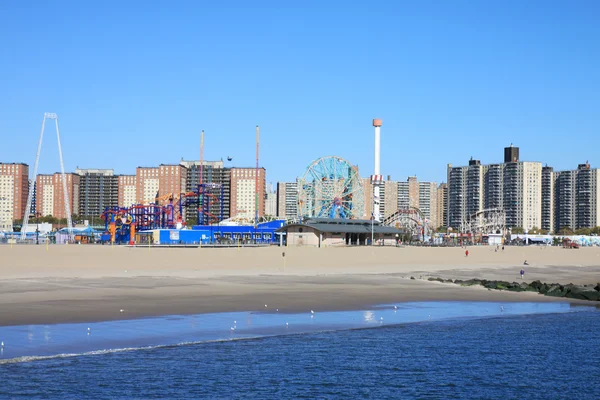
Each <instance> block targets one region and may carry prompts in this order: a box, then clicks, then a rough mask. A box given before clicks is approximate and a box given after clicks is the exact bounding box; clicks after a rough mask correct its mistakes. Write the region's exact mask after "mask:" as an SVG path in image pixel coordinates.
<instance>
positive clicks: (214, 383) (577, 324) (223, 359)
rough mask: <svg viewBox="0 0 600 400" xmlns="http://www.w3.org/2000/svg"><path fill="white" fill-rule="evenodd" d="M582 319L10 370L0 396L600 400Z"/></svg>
mask: <svg viewBox="0 0 600 400" xmlns="http://www.w3.org/2000/svg"><path fill="white" fill-rule="evenodd" d="M583 310H584V311H579V312H561V313H552V314H528V315H506V314H503V315H499V316H491V317H472V318H455V319H444V320H429V319H428V320H426V321H422V322H414V323H408V324H400V325H385V324H379V325H372V326H373V327H372V328H366V329H350V330H333V331H327V332H312V333H295V334H294V333H292V334H282V335H276V336H264V337H259V338H254V339H243V340H226V341H215V342H204V343H196V344H186V345H173V346H163V347H153V348H147V349H138V350H132V351H124V352H106V353H101V354H94V355H78V356H69V357H57V358H52V357H51V358H47V359H38V360H36V361H29V362H10V363H5V364H1V365H0V397H3V398H17V397H27V398H66V399H81V398H210V399H219V398H260V399H284V398H310V399H312V398H440V399H448V398H481V399H498V398H502V399H512V398H514V399H520V398H528V399H531V398H536V399H560V398H583V397H585V398H600V361H599V360H600V312H598V311H594V310H593V309H590V308H586V309H583ZM286 319H287V317H286ZM311 319H312V318H311ZM388 319H389V318H388ZM238 324H239V325H240V326H241V325H242V324H241V323H240V322H238ZM240 329H241V328H240ZM5 333H6V331H5Z"/></svg>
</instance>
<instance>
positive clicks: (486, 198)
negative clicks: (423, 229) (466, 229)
mask: <svg viewBox="0 0 600 400" xmlns="http://www.w3.org/2000/svg"><path fill="white" fill-rule="evenodd" d="M447 198H448V205H447V207H448V217H447V221H448V226H450V227H452V228H455V229H460V228H461V226H462V224H463V222H464V221H466V220H468V219H469V218H470V217H471V216H473V215H474V214H475V213H477V212H479V211H482V210H485V209H490V208H500V209H503V210H504V212H505V214H506V222H505V223H506V226H507V227H521V228H523V229H526V230H528V229H531V228H533V227H540V226H541V223H542V165H541V163H539V162H524V161H519V148H518V147H513V146H512V145H511V146H510V147H507V148H505V149H504V163H502V164H490V165H482V164H481V162H480V161H479V160H474V159H471V160H470V161H469V164H468V166H464V167H452V165H451V164H448V197H447Z"/></svg>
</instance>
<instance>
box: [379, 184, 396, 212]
mask: <svg viewBox="0 0 600 400" xmlns="http://www.w3.org/2000/svg"><path fill="white" fill-rule="evenodd" d="M382 186H383V187H382V188H381V191H380V193H381V195H382V199H381V204H382V207H381V215H382V216H383V217H384V218H385V217H387V216H389V215H391V214H393V213H395V212H396V211H397V210H398V182H396V181H392V178H391V176H388V178H387V181H384V182H383V185H382Z"/></svg>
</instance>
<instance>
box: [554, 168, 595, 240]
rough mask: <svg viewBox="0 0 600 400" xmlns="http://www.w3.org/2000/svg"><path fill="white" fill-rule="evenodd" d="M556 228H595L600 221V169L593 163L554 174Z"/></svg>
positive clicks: (559, 229) (558, 229) (557, 229)
mask: <svg viewBox="0 0 600 400" xmlns="http://www.w3.org/2000/svg"><path fill="white" fill-rule="evenodd" d="M553 183H554V230H555V231H561V230H564V229H570V230H573V231H574V230H576V229H580V228H594V227H596V226H598V225H599V224H600V220H599V214H600V201H599V200H600V172H599V170H598V169H597V168H596V169H592V168H590V164H589V163H587V162H586V163H585V164H579V166H578V167H577V169H576V170H571V171H558V172H555V173H554V182H553Z"/></svg>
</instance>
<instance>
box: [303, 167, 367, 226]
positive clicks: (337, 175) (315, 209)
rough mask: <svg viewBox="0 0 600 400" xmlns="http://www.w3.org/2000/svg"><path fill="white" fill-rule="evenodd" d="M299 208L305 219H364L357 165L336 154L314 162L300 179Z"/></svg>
mask: <svg viewBox="0 0 600 400" xmlns="http://www.w3.org/2000/svg"><path fill="white" fill-rule="evenodd" d="M298 211H299V215H300V216H301V217H303V218H307V217H316V218H361V217H362V216H363V214H364V211H365V194H364V190H363V184H362V181H361V179H360V176H359V175H358V168H356V167H355V166H353V165H352V164H350V163H349V162H348V161H346V160H344V159H343V158H341V157H336V156H328V157H322V158H319V159H317V160H315V161H313V162H312V163H311V164H310V165H309V166H308V168H307V169H306V172H304V175H303V176H302V178H300V179H299V180H298Z"/></svg>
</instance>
